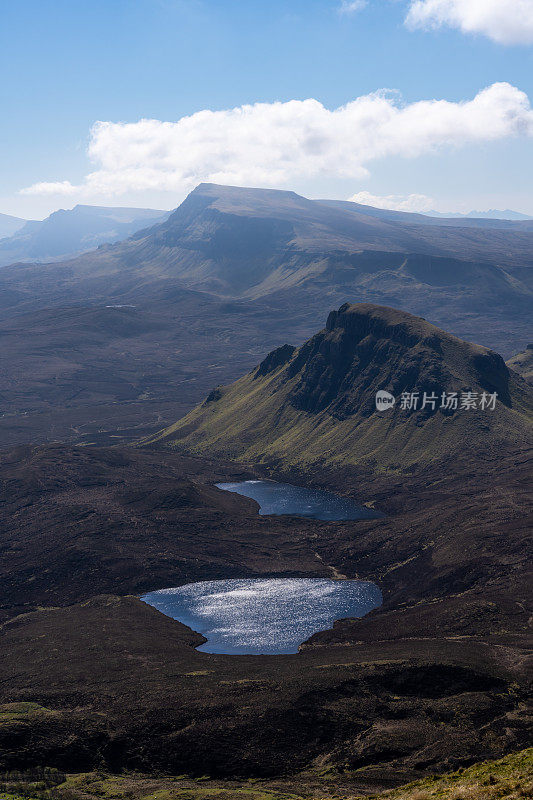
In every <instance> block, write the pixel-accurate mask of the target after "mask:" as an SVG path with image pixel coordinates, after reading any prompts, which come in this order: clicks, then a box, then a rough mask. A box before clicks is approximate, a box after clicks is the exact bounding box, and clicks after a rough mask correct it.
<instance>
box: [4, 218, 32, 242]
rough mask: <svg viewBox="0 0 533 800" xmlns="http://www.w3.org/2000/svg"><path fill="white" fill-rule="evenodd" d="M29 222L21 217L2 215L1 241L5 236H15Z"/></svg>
mask: <svg viewBox="0 0 533 800" xmlns="http://www.w3.org/2000/svg"><path fill="white" fill-rule="evenodd" d="M26 222H27V220H25V219H21V218H20V217H12V216H10V215H9V214H0V239H2V238H3V237H4V236H13V234H14V233H16V232H17V231H18V230H20V229H21V228H22V227H23V226H24V225H25V224H26Z"/></svg>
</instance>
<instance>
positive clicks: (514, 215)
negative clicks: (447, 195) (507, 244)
mask: <svg viewBox="0 0 533 800" xmlns="http://www.w3.org/2000/svg"><path fill="white" fill-rule="evenodd" d="M426 215H427V216H429V217H447V218H460V219H466V220H468V219H480V220H481V219H488V220H506V219H509V220H515V221H520V220H533V217H531V216H529V215H528V214H522V212H521V211H512V210H511V209H510V208H506V209H505V211H499V210H498V209H496V208H491V209H489V211H469V212H468V213H467V214H460V213H453V214H443V213H442V212H439V211H428V212H427V214H426Z"/></svg>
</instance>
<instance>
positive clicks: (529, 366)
mask: <svg viewBox="0 0 533 800" xmlns="http://www.w3.org/2000/svg"><path fill="white" fill-rule="evenodd" d="M507 366H508V367H510V368H511V369H514V370H515V372H518V373H519V374H520V375H522V377H523V378H525V380H526V381H528V382H529V383H533V344H528V346H527V347H526V349H525V350H524V351H523V352H522V353H517V354H516V355H515V356H513V357H512V358H510V359H509V361H508V362H507Z"/></svg>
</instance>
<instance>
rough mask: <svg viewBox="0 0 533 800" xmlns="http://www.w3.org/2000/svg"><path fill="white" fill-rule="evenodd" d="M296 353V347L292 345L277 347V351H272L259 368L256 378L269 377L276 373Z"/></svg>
mask: <svg viewBox="0 0 533 800" xmlns="http://www.w3.org/2000/svg"><path fill="white" fill-rule="evenodd" d="M295 352H296V347H294V346H293V345H292V344H283V345H282V346H281V347H277V348H276V349H275V350H272V351H271V352H270V353H269V354H268V355H267V357H266V358H265V359H264V360H263V361H261V363H260V364H259V366H258V367H257V371H256V373H255V377H256V378H261V377H263V375H268V374H269V373H271V372H274V370H275V369H278V368H279V367H282V366H283V365H284V364H287V363H288V362H289V361H290V360H291V358H292V357H293V355H294V353H295Z"/></svg>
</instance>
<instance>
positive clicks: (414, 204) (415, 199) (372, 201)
mask: <svg viewBox="0 0 533 800" xmlns="http://www.w3.org/2000/svg"><path fill="white" fill-rule="evenodd" d="M348 199H349V200H351V201H352V203H361V204H362V205H364V206H374V208H387V209H392V210H393V211H431V209H433V208H435V205H436V204H435V201H434V200H433V199H432V198H431V197H428V196H427V195H425V194H403V195H402V194H387V195H384V196H380V195H377V194H371V193H370V192H357V193H356V194H354V195H352V197H349V198H348Z"/></svg>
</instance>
